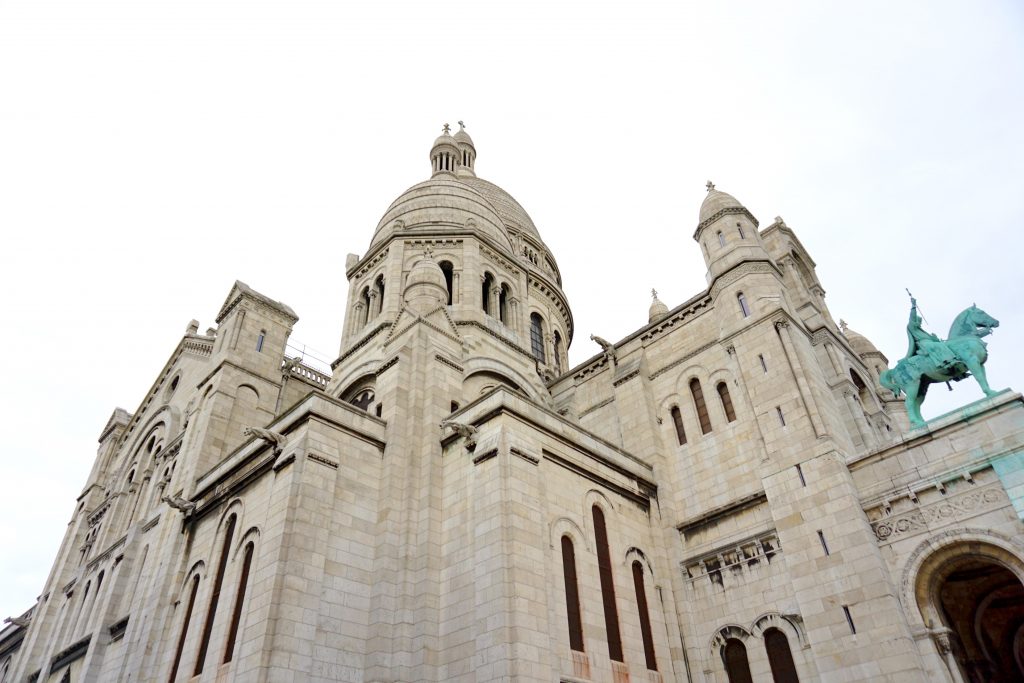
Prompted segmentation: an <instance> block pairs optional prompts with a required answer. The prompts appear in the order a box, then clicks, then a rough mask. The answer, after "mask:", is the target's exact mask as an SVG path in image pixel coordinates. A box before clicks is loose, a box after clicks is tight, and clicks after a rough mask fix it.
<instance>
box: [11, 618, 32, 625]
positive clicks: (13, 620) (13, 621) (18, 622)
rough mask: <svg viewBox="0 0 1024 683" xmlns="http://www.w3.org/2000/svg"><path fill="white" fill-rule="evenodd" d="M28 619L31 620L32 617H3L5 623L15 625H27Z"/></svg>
mask: <svg viewBox="0 0 1024 683" xmlns="http://www.w3.org/2000/svg"><path fill="white" fill-rule="evenodd" d="M30 621H32V617H7V618H6V619H4V623H5V624H14V625H15V626H28V624H29V622H30Z"/></svg>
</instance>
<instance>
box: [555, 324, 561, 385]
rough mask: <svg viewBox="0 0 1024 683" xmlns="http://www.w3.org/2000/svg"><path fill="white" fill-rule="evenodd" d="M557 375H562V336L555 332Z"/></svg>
mask: <svg viewBox="0 0 1024 683" xmlns="http://www.w3.org/2000/svg"><path fill="white" fill-rule="evenodd" d="M554 361H555V374H556V375H560V374H562V335H560V334H559V333H558V330H555V358H554Z"/></svg>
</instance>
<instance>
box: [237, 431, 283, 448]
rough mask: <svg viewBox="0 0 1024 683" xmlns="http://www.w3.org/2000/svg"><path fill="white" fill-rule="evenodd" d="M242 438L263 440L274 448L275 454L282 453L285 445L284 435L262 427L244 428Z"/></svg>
mask: <svg viewBox="0 0 1024 683" xmlns="http://www.w3.org/2000/svg"><path fill="white" fill-rule="evenodd" d="M242 436H255V437H256V438H258V439H263V440H264V441H266V442H267V443H269V444H271V445H272V446H273V447H274V453H280V452H281V449H282V447H283V446H282V444H284V434H281V433H279V432H272V431H270V430H269V429H263V428H262V427H242Z"/></svg>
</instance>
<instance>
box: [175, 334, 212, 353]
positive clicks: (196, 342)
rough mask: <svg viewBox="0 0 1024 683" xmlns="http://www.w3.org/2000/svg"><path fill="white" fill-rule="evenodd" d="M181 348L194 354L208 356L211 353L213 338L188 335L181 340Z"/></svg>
mask: <svg viewBox="0 0 1024 683" xmlns="http://www.w3.org/2000/svg"><path fill="white" fill-rule="evenodd" d="M181 348H182V350H183V351H185V352H186V353H191V354H192V355H194V356H201V357H203V358H208V357H209V356H210V354H211V353H213V339H212V338H211V337H199V336H192V335H189V336H187V337H185V340H184V341H183V342H181Z"/></svg>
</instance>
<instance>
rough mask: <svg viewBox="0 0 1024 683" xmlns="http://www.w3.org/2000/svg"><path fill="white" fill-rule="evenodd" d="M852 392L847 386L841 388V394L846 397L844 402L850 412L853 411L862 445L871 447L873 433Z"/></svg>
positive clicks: (873, 440) (873, 443) (862, 409)
mask: <svg viewBox="0 0 1024 683" xmlns="http://www.w3.org/2000/svg"><path fill="white" fill-rule="evenodd" d="M853 393H854V392H853V389H850V388H849V387H847V388H845V389H843V396H844V397H845V398H846V404H847V405H848V406H849V407H850V412H851V413H853V421H854V422H856V423H857V431H858V432H860V438H861V439H863V441H864V447H865V448H871V447H872V446H874V445H875V439H874V434H872V432H871V426H870V425H869V424H868V421H867V418H865V417H864V408H863V407H862V406H861V404H860V401H858V400H857V397H856V396H854V395H853Z"/></svg>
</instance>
